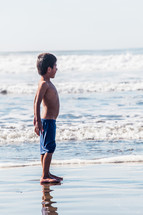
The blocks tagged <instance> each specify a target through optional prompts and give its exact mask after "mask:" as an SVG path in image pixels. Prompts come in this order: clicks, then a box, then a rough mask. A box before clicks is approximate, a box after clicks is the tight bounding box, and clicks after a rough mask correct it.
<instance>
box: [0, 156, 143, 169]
mask: <svg viewBox="0 0 143 215" xmlns="http://www.w3.org/2000/svg"><path fill="white" fill-rule="evenodd" d="M142 162H143V155H122V156H115V157H106V158H98V159H93V160H85V159H68V160H52V163H51V164H52V165H87V164H110V163H113V164H116V163H142ZM40 165H41V164H40V162H39V161H35V162H23V163H12V162H9V163H0V168H15V167H27V166H40Z"/></svg>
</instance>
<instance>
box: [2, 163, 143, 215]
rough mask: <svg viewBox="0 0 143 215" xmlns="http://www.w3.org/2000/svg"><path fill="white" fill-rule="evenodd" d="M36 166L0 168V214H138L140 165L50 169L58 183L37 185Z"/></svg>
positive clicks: (38, 173) (38, 172)
mask: <svg viewBox="0 0 143 215" xmlns="http://www.w3.org/2000/svg"><path fill="white" fill-rule="evenodd" d="M41 173H42V168H41V167H40V166H29V167H25V168H23V167H17V168H10V169H0V190H1V195H0V214H3V215H5V214H9V213H11V214H15V215H18V214H21V215H22V214H34V215H38V214H43V215H44V214H46V215H47V214H49V213H50V212H51V213H53V214H62V215H67V214H68V215H73V214H79V215H80V214H82V215H83V214H88V213H89V214H93V215H94V214H101V215H104V214H115V213H116V214H117V215H120V214H134V215H135V214H142V213H143V205H142V198H143V183H142V178H143V167H142V163H138V164H137V163H132V164H131V163H126V164H125V163H124V164H96V165H92V164H87V165H80V164H79V165H64V166H61V165H58V166H53V165H52V166H51V173H53V174H55V175H58V176H63V177H64V180H63V182H61V184H56V185H55V184H46V185H40V176H41Z"/></svg>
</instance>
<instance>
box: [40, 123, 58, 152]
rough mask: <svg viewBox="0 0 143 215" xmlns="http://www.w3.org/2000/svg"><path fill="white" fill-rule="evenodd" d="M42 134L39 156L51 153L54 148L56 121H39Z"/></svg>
mask: <svg viewBox="0 0 143 215" xmlns="http://www.w3.org/2000/svg"><path fill="white" fill-rule="evenodd" d="M41 122H42V126H43V130H44V131H43V133H41V132H40V154H41V155H43V154H45V153H46V152H48V153H53V152H54V151H55V148H56V141H55V137H56V120H55V119H41Z"/></svg>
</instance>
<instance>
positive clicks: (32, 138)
mask: <svg viewBox="0 0 143 215" xmlns="http://www.w3.org/2000/svg"><path fill="white" fill-rule="evenodd" d="M40 53H41V52H5V53H0V168H3V167H16V166H30V165H39V164H40V147H39V137H38V136H36V134H35V133H34V127H33V100H34V96H35V93H36V89H37V84H38V81H39V79H40V76H39V75H38V73H37V69H36V60H37V55H38V54H40ZM52 53H53V54H55V55H56V56H57V59H58V61H57V67H58V71H57V74H56V77H55V79H53V80H52V81H53V83H54V84H55V86H56V88H57V90H58V92H59V97H60V114H59V117H58V118H57V134H56V143H57V147H56V151H55V153H54V155H53V164H55V165H57V164H58V165H59V164H61V165H64V164H67V165H70V164H79V163H81V164H86V163H93V164H94V163H95V164H96V163H110V162H111V163H115V164H116V163H120V162H143V49H128V50H100V51H98V50H97V51H92V50H89V51H54V52H52ZM41 108H42V107H41Z"/></svg>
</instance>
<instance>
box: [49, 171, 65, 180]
mask: <svg viewBox="0 0 143 215" xmlns="http://www.w3.org/2000/svg"><path fill="white" fill-rule="evenodd" d="M49 177H50V178H55V179H57V180H60V181H62V180H63V178H62V177H59V176H56V175H53V174H51V173H49Z"/></svg>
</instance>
